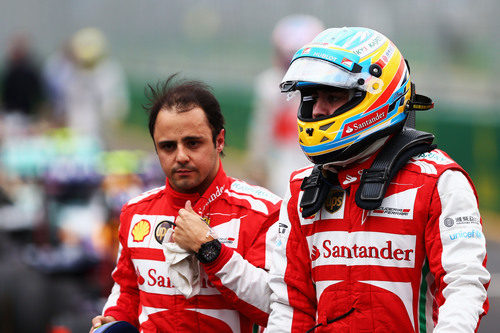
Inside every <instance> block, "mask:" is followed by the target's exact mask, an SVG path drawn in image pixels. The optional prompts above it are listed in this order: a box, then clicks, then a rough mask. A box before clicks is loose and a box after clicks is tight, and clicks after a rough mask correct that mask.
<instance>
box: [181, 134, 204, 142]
mask: <svg viewBox="0 0 500 333" xmlns="http://www.w3.org/2000/svg"><path fill="white" fill-rule="evenodd" d="M202 139H203V136H201V135H200V136H196V135H192V136H185V137H183V138H182V141H191V140H202Z"/></svg>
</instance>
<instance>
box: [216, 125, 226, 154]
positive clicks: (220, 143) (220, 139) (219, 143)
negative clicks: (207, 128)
mask: <svg viewBox="0 0 500 333" xmlns="http://www.w3.org/2000/svg"><path fill="white" fill-rule="evenodd" d="M225 135H226V131H225V129H221V130H220V132H219V134H217V137H216V138H215V149H216V150H217V152H218V153H221V152H222V150H223V149H224V143H225Z"/></svg>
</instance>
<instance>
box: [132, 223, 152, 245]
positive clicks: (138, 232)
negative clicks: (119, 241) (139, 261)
mask: <svg viewBox="0 0 500 333" xmlns="http://www.w3.org/2000/svg"><path fill="white" fill-rule="evenodd" d="M150 231H151V225H150V224H149V221H147V220H140V221H139V222H137V223H136V225H134V227H133V228H132V236H133V238H134V242H142V241H144V238H145V237H146V236H147V235H149V233H150Z"/></svg>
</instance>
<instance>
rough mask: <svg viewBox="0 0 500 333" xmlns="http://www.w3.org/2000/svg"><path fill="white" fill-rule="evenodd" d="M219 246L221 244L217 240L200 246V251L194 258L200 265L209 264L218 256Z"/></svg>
mask: <svg viewBox="0 0 500 333" xmlns="http://www.w3.org/2000/svg"><path fill="white" fill-rule="evenodd" d="M221 246H222V245H221V243H220V242H219V241H218V240H217V239H214V240H212V241H210V242H207V243H205V244H202V245H201V248H200V250H199V251H198V253H197V254H196V257H197V258H198V260H199V261H201V262H202V263H205V264H206V263H210V262H212V261H214V260H215V259H217V257H218V256H219V253H220V249H221Z"/></svg>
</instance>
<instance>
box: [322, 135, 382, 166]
mask: <svg viewBox="0 0 500 333" xmlns="http://www.w3.org/2000/svg"><path fill="white" fill-rule="evenodd" d="M388 139H389V136H385V137H383V138H380V139H378V140H376V141H375V142H373V143H372V144H371V145H369V146H368V147H367V148H366V149H365V150H363V151H362V152H361V153H359V154H358V155H356V156H353V157H351V158H348V159H346V160H343V161H334V162H329V163H325V164H324V165H323V169H326V170H330V171H332V172H337V170H338V169H339V168H340V169H342V168H345V167H346V166H348V165H351V164H353V163H362V162H364V161H366V160H367V159H368V158H369V157H370V156H371V155H373V154H374V153H375V152H376V151H377V150H379V149H380V148H381V147H382V146H383V145H384V144H385V143H386V142H387V140H388ZM347 149H349V148H347Z"/></svg>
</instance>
